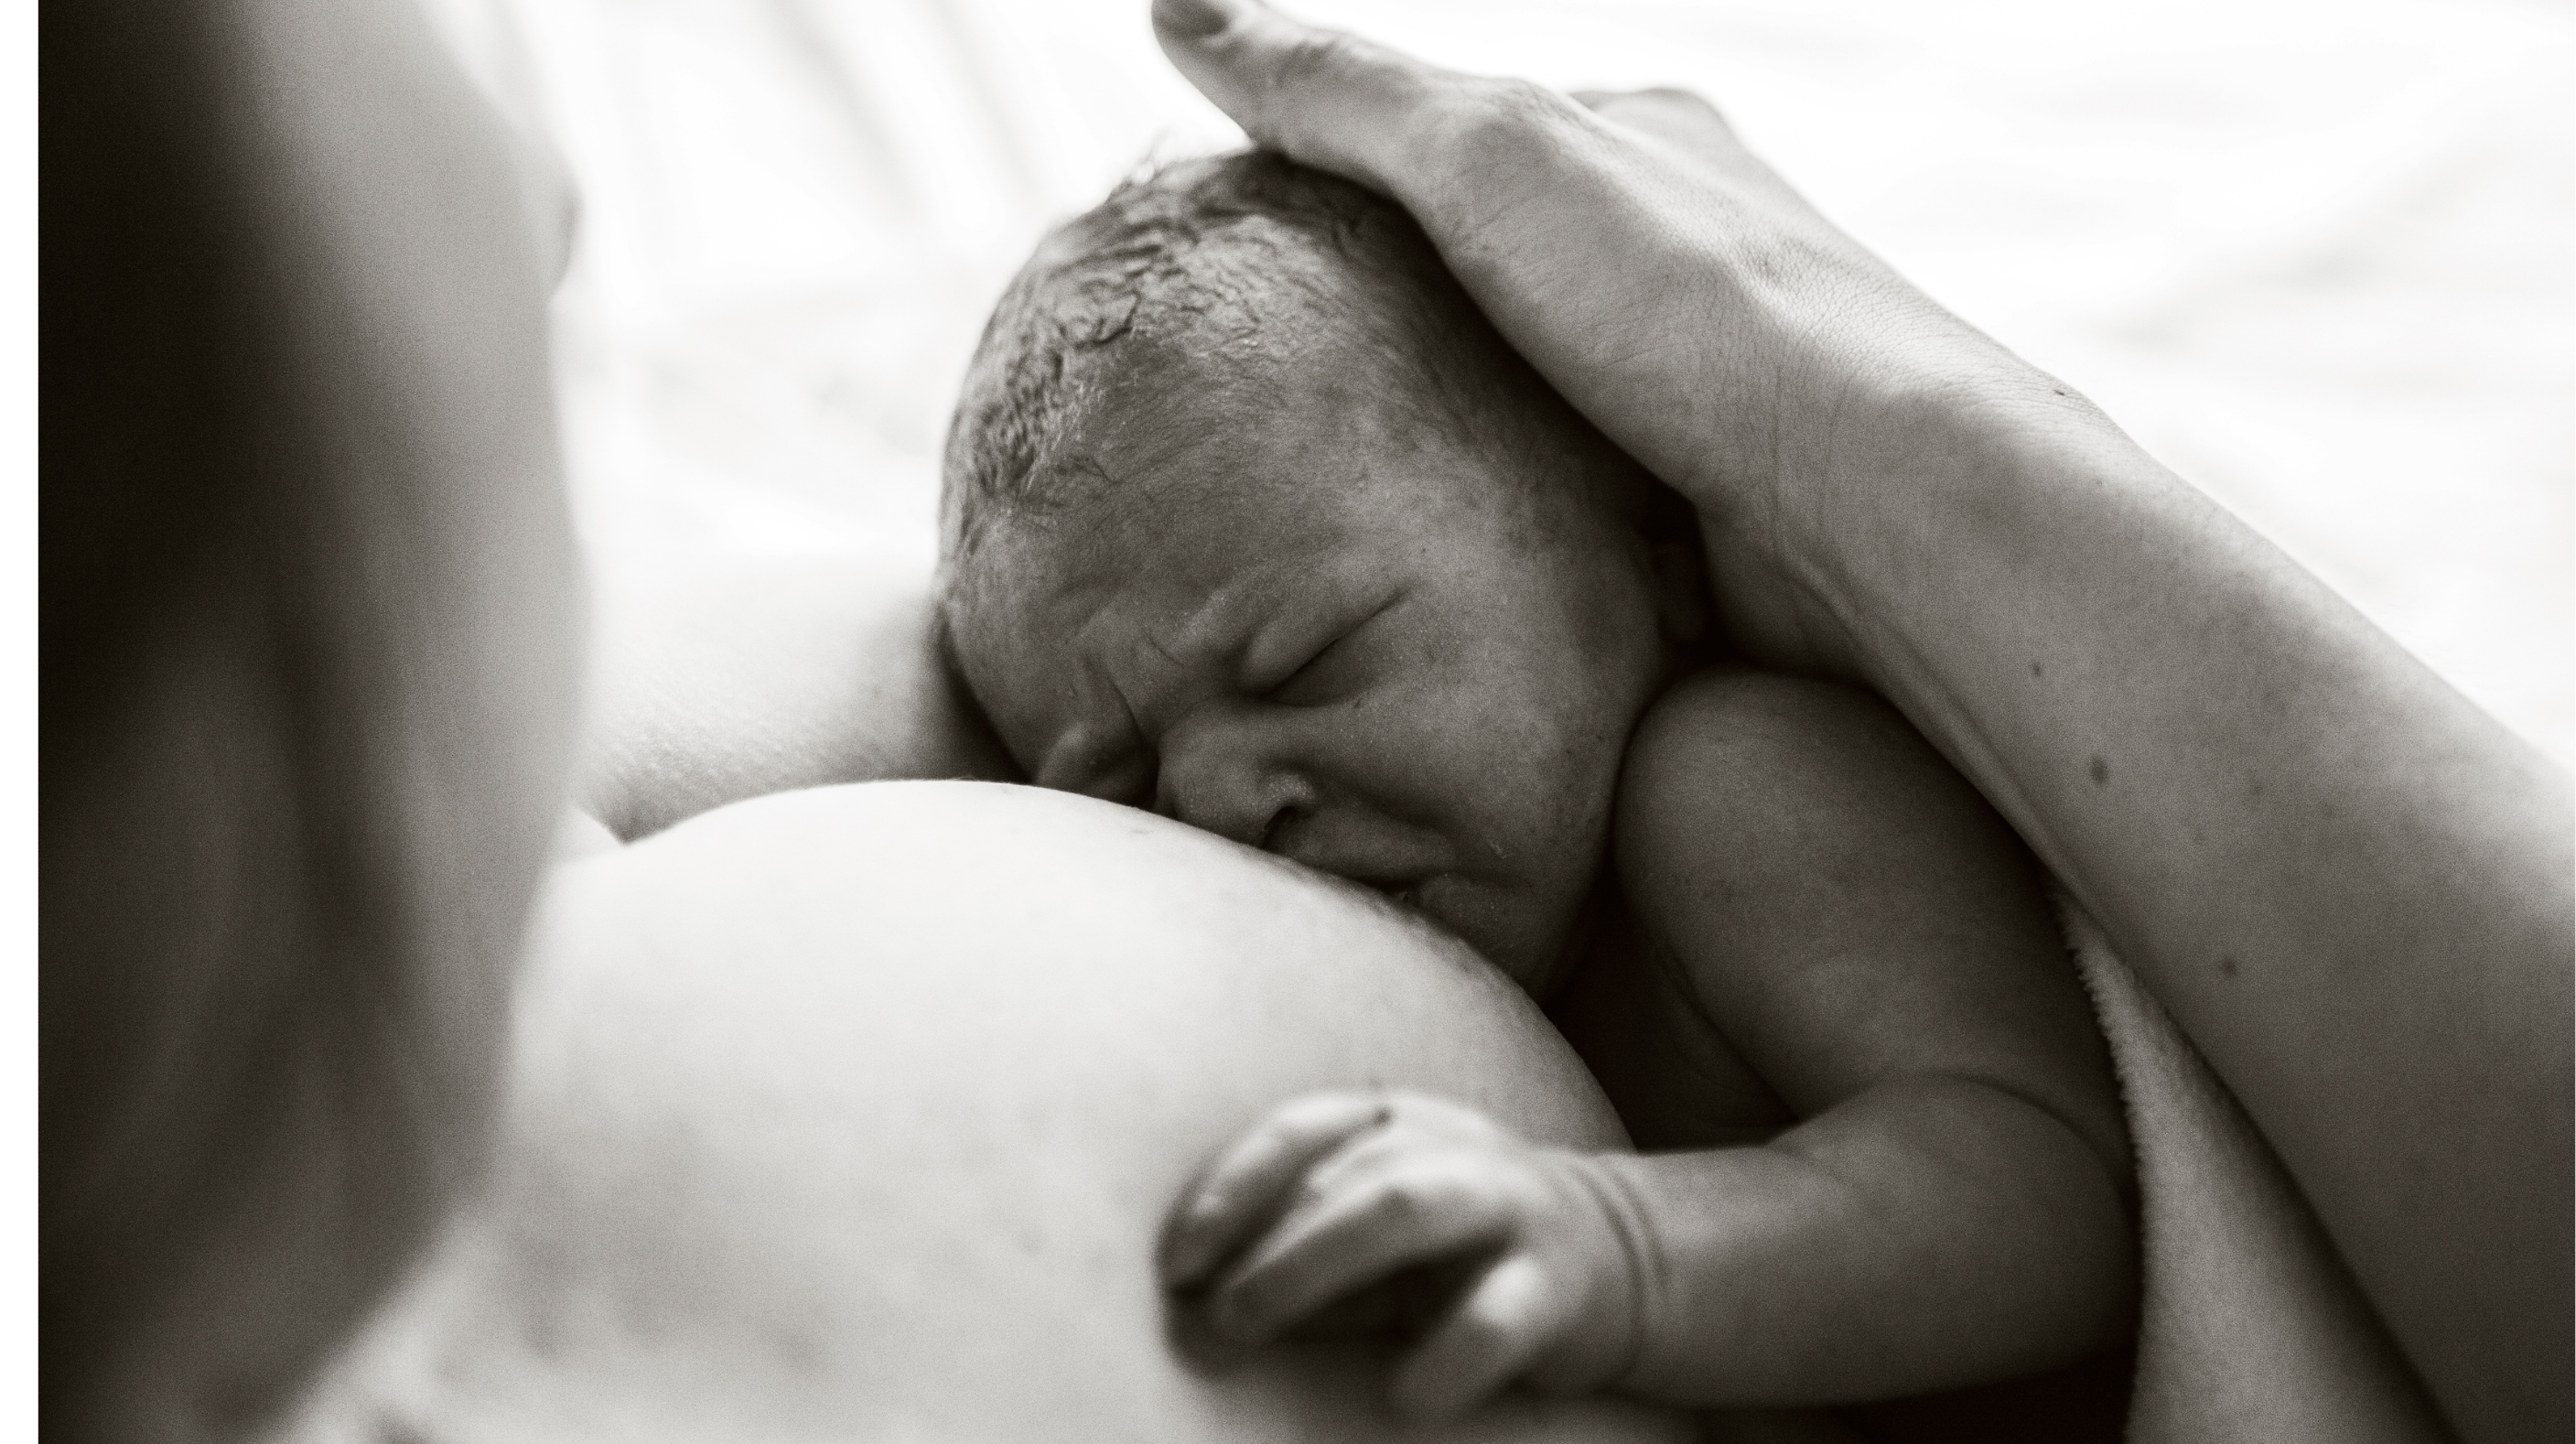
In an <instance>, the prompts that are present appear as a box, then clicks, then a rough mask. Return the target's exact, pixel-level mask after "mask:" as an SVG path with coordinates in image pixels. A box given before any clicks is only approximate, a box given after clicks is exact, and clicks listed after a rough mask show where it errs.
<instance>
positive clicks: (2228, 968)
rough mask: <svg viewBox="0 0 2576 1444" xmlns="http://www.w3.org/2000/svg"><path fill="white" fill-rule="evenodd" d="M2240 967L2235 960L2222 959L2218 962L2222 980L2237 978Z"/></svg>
mask: <svg viewBox="0 0 2576 1444" xmlns="http://www.w3.org/2000/svg"><path fill="white" fill-rule="evenodd" d="M2238 967H2239V964H2238V963H2237V961H2236V960H2235V959H2234V958H2220V959H2219V960H2218V975H2219V976H2220V977H2222V978H2232V977H2235V976H2236V972H2237V969H2238Z"/></svg>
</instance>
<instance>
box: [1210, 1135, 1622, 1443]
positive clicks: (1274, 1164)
mask: <svg viewBox="0 0 2576 1444" xmlns="http://www.w3.org/2000/svg"><path fill="white" fill-rule="evenodd" d="M1643 1241H1644V1240H1643V1237H1642V1234H1641V1231H1640V1229H1639V1227H1638V1215H1637V1212H1636V1210H1635V1208H1634V1207H1633V1205H1632V1204H1631V1203H1630V1202H1629V1200H1628V1198H1627V1195H1626V1194H1625V1192H1624V1191H1623V1190H1622V1188H1621V1187H1620V1185H1619V1183H1618V1181H1617V1180H1616V1178H1615V1177H1613V1176H1612V1174H1611V1173H1610V1172H1609V1171H1608V1170H1605V1169H1603V1168H1601V1167H1600V1166H1599V1165H1598V1163H1597V1161H1596V1160H1594V1159H1592V1158H1590V1157H1588V1156H1586V1155H1583V1154H1578V1153H1572V1152H1568V1151H1565V1150H1563V1149H1553V1148H1537V1147H1533V1146H1531V1145H1529V1144H1526V1143H1523V1142H1521V1141H1520V1140H1519V1139H1516V1138H1514V1137H1512V1136H1511V1135H1510V1134H1508V1133H1506V1132H1504V1131H1503V1130H1502V1129H1501V1128H1499V1127H1497V1126H1496V1125H1495V1124H1494V1123H1492V1122H1491V1121H1490V1120H1488V1119H1486V1118H1485V1117H1484V1116H1483V1115H1481V1114H1479V1113H1476V1112H1473V1111H1472V1110H1469V1109H1466V1108H1462V1107H1460V1106H1458V1105H1457V1104H1454V1103H1448V1102H1444V1101H1442V1100H1440V1099H1436V1098H1428V1097H1424V1096H1422V1095H1419V1094H1411V1093H1357V1092H1337V1093H1317V1094H1310V1095H1308V1096H1306V1097H1304V1098H1300V1099H1297V1100H1296V1101H1294V1102H1291V1103H1289V1104H1287V1105H1286V1106H1284V1107H1282V1108H1280V1109H1278V1110H1277V1111H1276V1112H1273V1113H1272V1114H1271V1115H1270V1116H1269V1117H1268V1118H1265V1119H1263V1120H1262V1121H1261V1122H1260V1123H1259V1124H1257V1125H1255V1126H1254V1127H1253V1129H1252V1130H1251V1131H1250V1132H1249V1133H1247V1134H1245V1135H1244V1136H1243V1138H1242V1139H1240V1140H1239V1141H1237V1142H1236V1143H1235V1144H1234V1145H1233V1146H1232V1147H1230V1148H1228V1149H1227V1150H1226V1151H1225V1152H1224V1153H1223V1154H1221V1155H1220V1156H1219V1157H1218V1159H1217V1161H1216V1162H1215V1163H1214V1164H1213V1165H1211V1166H1210V1167H1209V1168H1208V1170H1207V1171H1206V1172H1205V1173H1204V1174H1202V1175H1201V1176H1200V1177H1199V1179H1198V1180H1197V1181H1196V1182H1195V1183H1193V1184H1192V1185H1190V1186H1189V1187H1188V1188H1186V1189H1184V1190H1183V1191H1182V1194H1181V1199H1180V1203H1179V1205H1178V1207H1176V1208H1175V1209H1174V1211H1173V1214H1172V1218H1171V1221H1170V1223H1169V1224H1168V1225H1167V1226H1166V1228H1165V1230H1164V1235H1163V1248H1162V1261H1161V1263H1162V1273H1163V1281H1164V1283H1165V1284H1166V1285H1167V1286H1168V1287H1171V1288H1173V1289H1176V1290H1183V1291H1189V1290H1196V1289H1201V1288H1204V1289H1205V1291H1206V1298H1205V1301H1204V1307H1205V1309H1206V1311H1207V1316H1208V1321H1209V1323H1210V1324H1211V1325H1212V1326H1213V1327H1214V1328H1215V1329H1216V1330H1217V1331H1218V1332H1220V1333H1222V1334H1224V1335H1226V1336H1228V1337H1230V1338H1232V1339H1235V1340H1237V1341H1239V1342H1242V1343H1252V1344H1257V1343H1265V1342H1268V1341H1269V1340H1271V1339H1274V1338H1276V1337H1278V1336H1279V1334H1280V1333H1281V1332H1282V1331H1284V1330H1286V1329H1288V1328H1290V1327H1291V1326H1293V1325H1295V1324H1297V1323H1299V1322H1300V1321H1302V1320H1305V1319H1308V1318H1310V1317H1312V1316H1313V1315H1315V1313H1316V1312H1317V1311H1318V1310H1320V1309H1322V1308H1324V1307H1325V1306H1326V1305H1328V1304H1331V1303H1333V1302H1335V1301H1336V1300H1339V1299H1343V1298H1345V1297H1347V1296H1349V1295H1350V1294H1352V1293H1354V1292H1356V1291H1358V1290H1361V1289H1364V1288H1367V1287H1369V1286H1371V1285H1374V1284H1380V1283H1384V1282H1386V1281H1387V1280H1388V1279H1389V1278H1390V1277H1391V1276H1393V1275H1395V1274H1398V1273H1401V1272H1404V1271H1407V1270H1411V1269H1416V1268H1420V1267H1423V1266H1426V1265H1437V1264H1465V1265H1469V1266H1471V1268H1472V1272H1471V1273H1470V1274H1469V1282H1468V1283H1467V1284H1466V1286H1465V1287H1464V1288H1463V1289H1462V1290H1461V1291H1460V1292H1459V1294H1458V1296H1457V1298H1456V1300H1455V1302H1454V1303H1453V1304H1452V1305H1451V1306H1450V1308H1449V1310H1448V1312H1447V1313H1446V1314H1445V1315H1444V1316H1443V1317H1442V1318H1441V1319H1440V1321H1439V1322H1438V1323H1437V1324H1435V1325H1434V1326H1433V1327H1432V1329H1431V1331H1430V1333H1429V1334H1428V1335H1427V1336H1426V1337H1425V1338H1424V1339H1423V1341H1422V1342H1421V1343H1420V1345H1419V1346H1418V1347H1416V1348H1415V1349H1414V1351H1413V1352H1412V1354H1411V1355H1410V1356H1409V1357H1407V1358H1406V1359H1405V1360H1404V1362H1403V1363H1402V1364H1401V1365H1400V1366H1399V1367H1398V1369H1397V1371H1396V1375H1395V1379H1394V1383H1393V1391H1392V1392H1393V1396H1394V1401H1395V1404H1396V1407H1397V1408H1398V1410H1399V1411H1401V1412H1403V1413H1405V1414H1407V1415H1410V1416H1413V1417H1417V1418H1438V1417H1446V1416H1449V1415H1452V1414H1455V1413H1457V1412H1459V1411H1461V1410H1464V1409H1466V1408H1467V1407H1469V1406H1470V1405H1473V1404H1475V1403H1476V1402H1477V1401H1479V1400H1481V1399H1483V1398H1485V1397H1486V1396H1488V1395H1490V1394H1492V1393H1493V1392H1494V1391H1496V1390H1498V1389H1500V1388H1502V1387H1503V1386H1504V1385H1506V1384H1508V1383H1510V1382H1512V1381H1513V1380H1515V1379H1520V1378H1527V1379H1529V1380H1531V1381H1532V1382H1534V1383H1537V1384H1539V1385H1541V1386H1543V1387H1546V1388H1550V1389H1554V1390H1559V1391H1569V1392H1570V1391H1574V1390H1582V1389H1591V1388H1597V1387H1599V1386H1601V1385H1604V1384H1608V1383H1611V1382H1614V1381H1615V1380H1616V1379H1617V1378H1618V1376H1619V1375H1620V1374H1622V1373H1623V1372H1625V1370H1626V1369H1627V1367H1628V1364H1629V1363H1630V1361H1631V1360H1632V1359H1633V1358H1634V1356H1635V1352H1636V1344H1637V1331H1638V1316H1639V1310H1640V1307H1641V1304H1642V1300H1641V1298H1640V1285H1641V1280H1642V1279H1643V1277H1644V1273H1643V1269H1642V1263H1643V1260H1642V1258H1641V1257H1640V1252H1639V1248H1640V1245H1641V1244H1642V1243H1643Z"/></svg>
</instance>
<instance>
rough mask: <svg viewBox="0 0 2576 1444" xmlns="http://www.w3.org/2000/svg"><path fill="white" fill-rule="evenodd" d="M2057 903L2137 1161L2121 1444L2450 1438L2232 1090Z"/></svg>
mask: <svg viewBox="0 0 2576 1444" xmlns="http://www.w3.org/2000/svg"><path fill="white" fill-rule="evenodd" d="M2057 902H2058V916H2059V922H2060V925H2061V926H2062V927H2063V928H2064V930H2065V934H2066V939H2067V945H2068V948H2069V950H2070V951H2071V952H2072V953H2073V954H2074V957H2075V962H2076V966H2077V968H2078V969H2079V970H2080V971H2081V972H2082V974H2083V977H2084V983H2085V986H2086V988H2087V989H2088V990H2089V991H2090V992H2091V993H2092V995H2093V1005H2094V1010H2095V1012H2096V1013H2097V1014H2098V1015H2099V1017H2100V1019H2101V1023H2102V1032H2103V1034H2104V1036H2105V1037H2107V1038H2108V1039H2109V1040H2110V1044H2111V1060H2112V1065H2113V1067H2114V1068H2115V1069H2116V1071H2117V1072H2118V1074H2119V1079H2120V1091H2121V1095H2122V1097H2123V1099H2124V1100H2125V1102H2126V1105H2127V1108H2128V1116H2129V1133H2130V1137H2131V1139H2132V1141H2133V1143H2134V1145H2135V1147H2136V1149H2137V1155H2138V1194H2139V1236H2140V1249H2141V1260H2142V1269H2143V1278H2142V1281H2141V1287H2140V1299H2139V1320H2138V1377H2137V1390H2136V1393H2135V1396H2134V1397H2133V1399H2132V1401H2131V1404H2130V1411H2129V1427H2128V1437H2129V1439H2130V1440H2131V1441H2132V1444H2168V1441H2170V1444H2233V1441H2238V1440H2244V1441H2249V1444H2250V1441H2263V1444H2291V1441H2303V1440H2315V1441H2318V1444H2377V1441H2401V1440H2444V1439H2448V1438H2450V1437H2451V1435H2450V1431H2449V1430H2448V1429H2447V1428H2445V1427H2444V1426H2443V1424H2442V1423H2441V1420H2440V1416H2439V1415H2438V1414H2437V1413H2436V1412H2435V1411H2434V1408H2433V1405H2432V1403H2431V1400H2430V1398H2429V1397H2428V1396H2427V1395H2426V1394H2425V1392H2424V1389H2423V1386H2422V1385H2421V1384H2420V1383H2419V1382H2418V1381H2417V1380H2416V1378H2415V1376H2414V1373H2413V1371H2412V1370H2411V1369H2410V1368H2409V1367H2408V1366H2407V1364H2406V1362H2405V1359H2404V1357H2403V1356H2402V1355H2401V1354H2400V1353H2399V1352H2398V1350H2397V1346H2396V1343H2395V1342H2394V1341H2393V1340H2392V1339H2391V1338H2390V1337H2389V1336H2388V1332H2387V1330H2386V1328H2385V1327H2383V1326H2382V1325H2381V1324H2380V1322H2379V1319H2378V1317H2377V1316H2376V1315H2375V1314H2373V1313H2372V1311H2371V1308H2370V1305H2369V1304H2368V1302H2366V1301H2365V1300H2364V1299H2363V1298H2362V1296H2361V1291H2360V1288H2359V1287H2358V1286H2357V1285H2356V1284H2355V1283H2354V1281H2353V1279H2352V1276H2351V1274H2350V1272H2349V1271H2348V1270H2346V1268H2345V1267H2344V1264H2343V1261H2342V1259H2341V1258H2340V1257H2338V1256H2337V1254H2336V1253H2335V1250H2334V1245H2333V1244H2332V1242H2331V1241H2330V1240H2328V1238H2327V1237H2326V1233H2325V1229H2324V1226H2323V1225H2322V1224H2320V1223H2319V1222H2318V1220H2317V1217H2316V1214H2315V1212H2314V1211H2313V1210H2311V1209H2310V1208H2309V1207H2308V1204H2307V1200H2306V1199H2305V1198H2303V1197H2302V1196H2301V1195H2300V1193H2299V1188H2298V1185H2297V1184H2296V1183H2294V1182H2292V1181H2291V1179H2290V1175H2289V1172H2288V1170H2287V1169H2285V1168H2284V1167H2283V1166H2282V1164H2281V1161H2280V1159H2279V1158H2278V1157H2276V1156H2275V1155H2274V1154H2273V1152H2272V1149H2271V1146H2270V1145H2269V1144H2268V1143H2266V1142H2265V1141H2264V1139H2263V1135H2262V1134H2261V1133H2260V1132H2259V1131H2257V1130H2256V1128H2255V1127H2254V1124H2253V1121H2252V1120H2251V1119H2249V1118H2247V1117H2246V1115H2245V1112H2244V1109H2243V1108H2242V1107H2241V1106H2240V1105H2239V1104H2238V1103H2237V1101H2236V1099H2235V1097H2234V1096H2233V1095H2232V1094H2230V1093H2229V1092H2228V1091H2227V1085H2226V1084H2225V1083H2222V1082H2220V1081H2219V1078H2218V1076H2217V1074H2215V1073H2213V1072H2212V1071H2211V1070H2210V1067H2209V1064H2208V1063H2207V1062H2206V1061H2204V1060H2203V1059H2202V1058H2201V1056H2200V1054H2199V1052H2198V1051H2197V1050H2196V1049H2194V1048H2193V1047H2192V1045H2191V1041H2190V1040H2189V1039H2188V1038H2186V1037H2184V1036H2183V1033H2182V1030H2181V1028H2179V1027H2178V1026H2176V1024H2175V1023H2174V1020H2173V1019H2172V1017H2171V1016H2169V1015H2168V1014H2167V1013H2166V1012H2165V1010H2164V1008H2163V1007H2162V1006H2161V1005H2160V1004H2158V1003H2157V1002H2156V1000H2155V999H2154V998H2153V997H2151V996H2149V995H2148V993H2147V991H2146V989H2145V988H2144V987H2143V986H2142V985H2141V984H2140V983H2139V982H2138V979H2137V976H2136V975H2135V974H2134V973H2132V972H2130V971H2129V969H2128V967H2127V965H2126V964H2124V963H2122V962H2121V961H2120V959H2119V957H2118V956H2117V955H2116V954H2114V953H2113V952H2112V950H2111V946H2110V943H2109V942H2108V940H2106V939H2105V938H2104V936H2103V934H2102V930H2101V928H2100V927H2099V926H2098V925H2097V924H2095V923H2094V921H2093V919H2092V918H2091V917H2090V916H2088V915H2087V914H2086V913H2085V912H2084V910H2083V908H2082V907H2081V906H2079V905H2078V904H2076V903H2075V902H2074V901H2073V900H2071V899H2068V898H2065V897H2062V896H2061V897H2060V898H2059V899H2058V900H2057Z"/></svg>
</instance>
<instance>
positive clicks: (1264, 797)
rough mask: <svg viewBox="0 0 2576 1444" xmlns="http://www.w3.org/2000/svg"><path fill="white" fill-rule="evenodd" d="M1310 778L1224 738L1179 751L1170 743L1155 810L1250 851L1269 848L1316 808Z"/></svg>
mask: <svg viewBox="0 0 2576 1444" xmlns="http://www.w3.org/2000/svg"><path fill="white" fill-rule="evenodd" d="M1315 800H1316V790H1315V787H1314V784H1313V783H1312V782H1311V781H1309V780H1308V779H1307V778H1306V776H1305V775H1304V774H1303V773H1302V772H1300V771H1298V770H1297V769H1295V768H1293V767H1287V766H1282V765H1280V764H1278V763H1276V762H1274V761H1272V760H1270V759H1268V758H1265V757H1263V756H1262V755H1260V753H1259V752H1258V751H1256V750H1255V749H1252V748H1249V747H1245V746H1242V745H1240V744H1233V745H1229V744H1228V742H1227V741H1226V740H1225V739H1208V740H1205V741H1195V740H1194V741H1192V742H1190V743H1185V744H1184V745H1181V746H1178V747H1175V746H1173V745H1172V743H1171V741H1169V740H1167V741H1166V743H1165V746H1164V751H1163V766H1162V775H1161V778H1160V780H1159V781H1158V782H1157V783H1156V784H1155V788H1154V810H1155V811H1156V812H1159V813H1161V814H1162V815H1164V816H1165V817H1172V818H1178V819H1180V820H1181V821H1183V822H1186V823H1188V824H1189V825H1190V826H1192V827H1197V828H1204V829H1205V830H1207V831H1209V832H1213V833H1215V834H1216V835H1217V836H1219V837H1226V838H1232V839H1233V840H1234V841H1236V842H1239V843H1242V844H1243V845H1245V846H1246V847H1259V848H1268V847H1269V846H1270V845H1271V843H1272V841H1273V839H1274V838H1275V836H1276V835H1277V833H1278V832H1279V830H1280V829H1281V828H1282V826H1283V825H1285V824H1286V823H1287V822H1288V821H1289V820H1290V819H1292V818H1294V817H1297V816H1299V815H1300V814H1303V813H1305V812H1308V811H1311V810H1312V809H1313V808H1314V806H1315Z"/></svg>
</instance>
